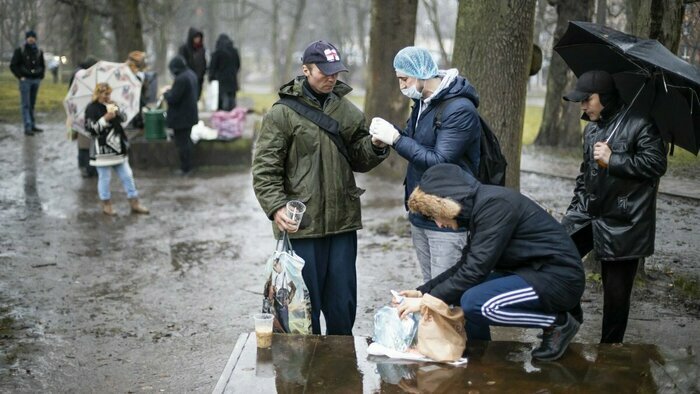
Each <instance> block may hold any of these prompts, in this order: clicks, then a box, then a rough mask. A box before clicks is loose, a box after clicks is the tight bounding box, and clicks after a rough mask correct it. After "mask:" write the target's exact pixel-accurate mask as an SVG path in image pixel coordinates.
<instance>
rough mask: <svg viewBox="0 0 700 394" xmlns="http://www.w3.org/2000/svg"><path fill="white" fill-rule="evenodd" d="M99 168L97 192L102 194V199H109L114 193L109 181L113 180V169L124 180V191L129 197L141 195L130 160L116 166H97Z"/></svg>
mask: <svg viewBox="0 0 700 394" xmlns="http://www.w3.org/2000/svg"><path fill="white" fill-rule="evenodd" d="M95 168H97V177H98V178H97V193H98V194H99V195H100V200H102V201H105V200H109V199H110V198H111V197H112V193H111V192H110V190H109V182H110V181H111V175H112V169H114V171H116V172H117V175H118V176H119V179H121V180H122V185H124V191H125V192H126V196H127V197H128V198H137V197H138V196H139V193H138V191H136V184H135V183H134V174H133V172H131V167H129V162H128V161H127V160H124V162H123V163H121V164H117V165H115V166H106V167H95Z"/></svg>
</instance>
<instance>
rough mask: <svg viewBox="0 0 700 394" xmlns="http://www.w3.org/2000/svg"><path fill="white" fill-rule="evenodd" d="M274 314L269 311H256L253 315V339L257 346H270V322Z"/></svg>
mask: <svg viewBox="0 0 700 394" xmlns="http://www.w3.org/2000/svg"><path fill="white" fill-rule="evenodd" d="M273 319H274V316H273V315H272V314H271V313H256V314H254V315H253V320H255V339H256V341H257V344H258V347H259V348H263V349H264V348H269V347H271V346H272V322H273Z"/></svg>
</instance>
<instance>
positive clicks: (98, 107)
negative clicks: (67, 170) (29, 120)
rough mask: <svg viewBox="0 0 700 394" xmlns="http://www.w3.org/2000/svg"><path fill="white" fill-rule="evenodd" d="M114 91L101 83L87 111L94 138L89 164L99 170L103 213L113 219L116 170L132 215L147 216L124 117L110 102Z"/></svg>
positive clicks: (88, 127) (96, 88) (88, 123)
mask: <svg viewBox="0 0 700 394" xmlns="http://www.w3.org/2000/svg"><path fill="white" fill-rule="evenodd" d="M111 93H112V88H111V87H110V86H109V84H108V83H104V82H101V83H98V84H97V86H95V90H94V91H93V95H92V102H91V103H90V104H89V105H88V106H87V108H86V109H85V129H86V130H87V131H88V132H89V133H90V134H91V135H92V143H91V145H90V165H92V166H95V167H96V168H97V177H98V181H97V191H98V193H99V196H100V200H101V201H102V212H103V213H104V214H105V215H109V216H114V215H115V214H116V213H115V212H114V208H112V202H111V199H110V197H111V193H110V190H109V182H110V175H111V170H112V169H114V170H115V171H116V172H117V175H119V178H120V179H121V181H122V184H123V185H124V190H125V191H126V195H127V197H128V198H129V204H130V205H131V212H132V213H141V214H148V213H149V211H148V209H147V208H146V207H144V206H143V205H141V204H140V203H139V199H138V196H139V194H138V191H137V190H136V184H135V183H134V175H133V173H132V171H131V167H129V158H128V156H127V148H126V134H125V133H124V129H123V128H122V125H121V122H123V121H124V120H125V116H124V115H123V113H122V112H121V111H120V110H119V107H118V106H117V105H115V104H114V103H113V102H112V100H111V99H110V95H111Z"/></svg>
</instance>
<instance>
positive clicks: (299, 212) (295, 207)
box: [287, 200, 306, 231]
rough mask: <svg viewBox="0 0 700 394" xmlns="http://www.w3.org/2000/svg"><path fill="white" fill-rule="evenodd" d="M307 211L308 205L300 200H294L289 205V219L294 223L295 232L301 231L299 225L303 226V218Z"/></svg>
mask: <svg viewBox="0 0 700 394" xmlns="http://www.w3.org/2000/svg"><path fill="white" fill-rule="evenodd" d="M305 211H306V205H304V203H303V202H301V201H299V200H292V201H289V202H288V203H287V217H288V218H290V219H292V220H293V221H294V223H295V227H294V231H297V230H299V224H301V218H302V216H304V212H305Z"/></svg>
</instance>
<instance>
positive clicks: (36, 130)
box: [32, 126, 44, 133]
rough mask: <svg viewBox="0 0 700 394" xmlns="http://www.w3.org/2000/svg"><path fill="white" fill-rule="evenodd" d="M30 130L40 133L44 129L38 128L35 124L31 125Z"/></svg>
mask: <svg viewBox="0 0 700 394" xmlns="http://www.w3.org/2000/svg"><path fill="white" fill-rule="evenodd" d="M32 131H33V132H35V133H42V132H43V131H44V129H40V128H38V127H36V126H33V127H32Z"/></svg>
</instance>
